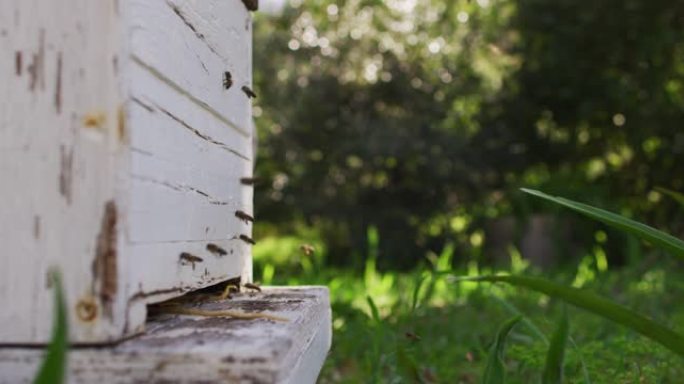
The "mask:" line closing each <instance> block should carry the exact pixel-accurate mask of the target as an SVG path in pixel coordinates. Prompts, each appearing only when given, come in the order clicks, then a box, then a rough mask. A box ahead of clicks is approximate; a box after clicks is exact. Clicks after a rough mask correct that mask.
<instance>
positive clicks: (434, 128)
mask: <svg viewBox="0 0 684 384" xmlns="http://www.w3.org/2000/svg"><path fill="white" fill-rule="evenodd" d="M254 60H255V74H254V80H255V86H256V89H257V90H258V93H259V99H257V101H258V105H257V107H256V108H255V119H256V122H257V127H258V130H259V134H260V143H259V159H258V163H257V173H258V174H260V175H261V176H263V177H264V178H265V179H267V180H269V182H268V184H267V185H263V186H262V187H261V188H260V189H258V193H257V195H256V198H257V201H256V206H257V210H258V212H257V214H258V216H259V218H260V220H262V221H266V222H270V223H273V224H275V225H277V226H278V227H279V228H287V227H290V228H294V227H295V226H296V225H297V224H298V223H304V224H306V225H308V226H315V227H316V228H317V229H318V230H319V231H320V233H321V235H322V236H323V237H324V239H325V241H326V245H327V248H328V257H329V260H328V261H329V262H332V263H333V264H353V263H355V262H359V261H361V260H362V259H363V258H364V257H366V256H367V255H368V252H369V250H368V249H367V247H368V245H367V244H368V241H367V234H368V233H369V231H368V229H369V228H370V227H374V228H377V233H378V235H379V236H378V238H379V244H378V256H379V262H380V265H381V266H385V267H388V266H391V267H397V268H407V267H411V266H412V265H414V264H415V262H416V261H417V260H418V259H419V258H421V257H423V255H424V254H425V250H426V249H433V250H439V249H440V248H441V247H442V246H443V244H444V243H445V242H446V241H448V240H450V239H452V238H454V236H456V237H457V238H458V239H460V240H461V241H464V239H467V237H464V235H463V233H461V232H463V229H464V228H463V225H461V224H462V223H460V222H458V221H456V222H455V221H454V220H453V218H454V217H455V216H454V215H457V216H456V217H462V215H468V217H472V218H475V220H469V221H468V223H477V218H485V217H489V218H492V217H497V216H501V215H511V214H518V215H520V214H524V213H525V212H528V211H529V210H530V209H532V208H530V207H527V205H526V204H527V201H526V200H522V198H521V197H520V196H517V195H516V194H512V193H509V192H511V191H513V190H514V189H515V188H517V187H519V186H530V187H536V188H542V189H545V190H547V191H551V192H559V191H562V192H563V194H564V195H566V196H568V195H571V196H572V195H574V197H577V198H581V197H586V199H589V200H591V201H593V202H595V203H596V200H601V199H603V200H604V201H609V202H610V203H611V204H615V205H616V206H617V204H620V206H621V207H627V208H628V209H629V210H630V211H632V212H634V213H640V214H644V213H648V214H649V215H650V216H649V218H650V219H651V220H654V221H655V222H656V223H660V224H665V223H667V224H671V222H672V221H673V220H674V219H675V216H674V215H675V214H674V213H672V212H673V211H674V210H672V209H669V208H671V207H672V206H671V205H668V204H667V203H665V204H664V203H663V202H661V203H659V204H657V205H656V204H655V203H656V202H658V199H659V195H658V194H657V193H656V192H652V188H653V186H655V185H662V186H666V187H670V188H673V189H680V188H682V187H684V179H683V177H684V161H682V160H684V158H683V157H682V153H683V152H684V132H682V130H681V129H679V124H681V123H682V122H684V3H682V2H677V1H668V0H651V1H648V2H645V1H642V0H620V1H618V0H601V1H596V2H578V1H576V0H555V1H546V0H477V1H475V0H472V1H467V0H461V1H447V2H445V1H439V0H345V1H333V0H306V1H303V0H290V2H289V3H288V5H287V6H286V7H285V8H284V10H283V12H282V13H281V14H279V15H277V16H269V15H261V16H260V17H259V19H258V20H257V21H256V23H255V45H254ZM588 186H589V187H588ZM617 196H619V197H620V198H619V199H618V198H617ZM646 196H649V198H648V199H647V198H646ZM586 199H585V200H586ZM604 206H605V204H604ZM458 215H461V216H458ZM680 217H681V216H680ZM473 225H475V224H473ZM458 236H460V237H458Z"/></svg>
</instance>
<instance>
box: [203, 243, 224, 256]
mask: <svg viewBox="0 0 684 384" xmlns="http://www.w3.org/2000/svg"><path fill="white" fill-rule="evenodd" d="M207 251H209V252H211V253H213V254H215V255H219V256H225V255H227V254H228V252H226V250H225V249H223V248H221V247H219V246H218V245H216V244H214V243H209V244H207Z"/></svg>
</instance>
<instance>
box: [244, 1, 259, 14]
mask: <svg viewBox="0 0 684 384" xmlns="http://www.w3.org/2000/svg"><path fill="white" fill-rule="evenodd" d="M242 4H244V5H245V7H246V8H247V9H248V10H250V11H252V12H253V11H256V10H258V9H259V0H242Z"/></svg>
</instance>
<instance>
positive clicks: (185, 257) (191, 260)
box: [179, 252, 204, 271]
mask: <svg viewBox="0 0 684 384" xmlns="http://www.w3.org/2000/svg"><path fill="white" fill-rule="evenodd" d="M179 258H180V261H181V264H184V265H187V264H192V270H193V271H194V270H195V263H201V262H203V261H204V259H203V258H201V257H199V256H195V255H193V254H191V253H188V252H183V253H181V254H180V257H179Z"/></svg>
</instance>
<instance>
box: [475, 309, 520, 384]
mask: <svg viewBox="0 0 684 384" xmlns="http://www.w3.org/2000/svg"><path fill="white" fill-rule="evenodd" d="M521 319H522V316H515V317H513V318H511V319H509V320H508V321H506V322H505V323H503V325H501V327H500V328H499V331H498V332H497V333H496V339H495V340H494V343H493V344H492V346H491V347H490V348H489V357H488V358H487V366H485V371H484V374H483V375H482V384H503V383H505V382H506V364H505V363H504V351H505V348H506V338H507V337H508V334H509V333H510V332H511V330H512V329H513V327H515V325H516V324H518V323H519V322H520V320H521Z"/></svg>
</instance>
